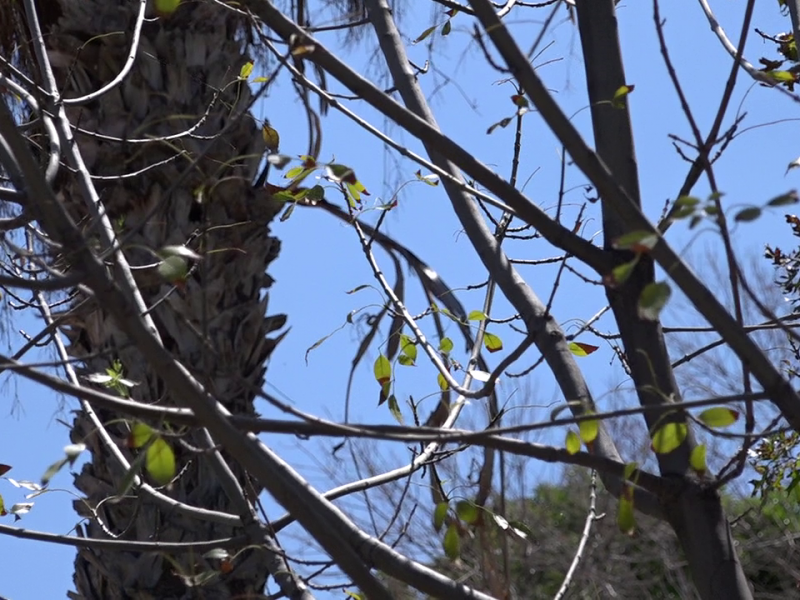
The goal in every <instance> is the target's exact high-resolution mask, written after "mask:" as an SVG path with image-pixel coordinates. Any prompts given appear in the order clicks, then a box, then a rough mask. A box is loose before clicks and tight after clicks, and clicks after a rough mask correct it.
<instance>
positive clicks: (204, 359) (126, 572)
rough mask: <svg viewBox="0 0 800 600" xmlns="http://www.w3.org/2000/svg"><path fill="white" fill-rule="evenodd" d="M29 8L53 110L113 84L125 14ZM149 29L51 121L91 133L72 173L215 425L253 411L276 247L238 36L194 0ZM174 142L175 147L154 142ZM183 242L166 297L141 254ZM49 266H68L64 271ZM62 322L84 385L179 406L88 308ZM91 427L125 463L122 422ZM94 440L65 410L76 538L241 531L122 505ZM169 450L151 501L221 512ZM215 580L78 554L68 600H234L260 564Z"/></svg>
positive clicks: (185, 460) (255, 581)
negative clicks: (169, 467) (82, 446)
mask: <svg viewBox="0 0 800 600" xmlns="http://www.w3.org/2000/svg"><path fill="white" fill-rule="evenodd" d="M38 6H39V12H40V14H41V15H42V16H43V24H44V25H46V26H47V27H49V30H46V32H45V33H46V35H45V38H46V43H47V46H48V51H49V56H50V60H51V62H52V64H53V67H54V69H55V71H56V76H57V79H58V85H59V89H60V90H61V92H62V94H63V96H64V97H65V98H74V97H78V96H81V95H84V94H87V93H90V92H93V91H95V90H98V89H100V88H101V87H102V86H103V85H104V84H106V83H107V82H109V81H111V80H112V79H113V78H114V77H116V76H117V74H118V73H119V72H120V71H121V69H122V68H123V65H124V64H125V61H126V59H127V56H128V54H129V52H130V47H131V40H132V32H133V30H134V24H135V21H136V14H137V12H138V10H139V3H138V2H131V1H122V0H60V1H58V2H56V0H50V1H48V2H40V3H39V4H38ZM54 15H55V17H54ZM155 16H156V15H154V14H148V19H147V20H146V21H145V22H144V26H143V30H142V39H141V41H140V44H139V48H138V52H137V57H136V61H135V64H134V66H133V69H132V70H131V72H130V73H129V74H128V75H127V77H126V78H125V80H124V81H123V83H122V84H121V85H119V86H117V87H116V88H114V89H112V90H111V91H109V92H107V93H105V94H103V95H101V96H100V97H98V98H97V99H96V100H93V101H92V102H90V103H88V104H86V105H83V106H74V105H73V106H70V107H69V108H68V114H69V117H70V121H71V122H72V124H73V125H76V126H78V127H80V128H81V130H83V131H87V132H96V133H99V134H101V135H102V136H105V137H102V138H100V137H98V136H93V135H89V134H85V133H84V134H81V133H80V132H79V133H78V134H77V135H76V138H77V141H78V144H79V147H80V151H81V153H82V155H83V157H84V160H85V161H86V164H87V167H88V169H89V171H90V172H91V173H92V174H93V175H95V176H101V177H102V179H98V180H96V181H95V184H96V186H97V189H98V193H99V194H100V198H101V200H102V202H103V204H104V206H105V207H106V210H107V211H108V213H109V215H110V217H111V219H112V222H113V223H114V226H115V228H116V229H117V231H118V234H119V237H120V239H121V240H122V243H123V248H124V249H125V252H126V255H127V256H128V259H129V261H130V262H131V264H132V267H133V268H134V274H135V276H136V279H137V282H138V284H139V287H140V288H141V292H142V295H143V297H144V299H145V302H146V303H147V305H148V306H151V307H154V308H153V309H152V312H151V314H152V316H153V319H154V321H155V322H156V324H157V325H158V328H159V333H160V335H161V337H162V339H163V343H164V345H165V347H166V348H167V349H168V350H169V351H170V352H171V353H172V355H173V356H174V357H175V359H176V360H178V361H180V362H181V363H183V364H184V365H185V366H186V367H187V368H188V369H189V370H190V371H191V372H192V374H193V375H194V377H196V378H197V379H198V380H199V381H200V382H201V383H202V384H203V385H204V386H205V387H206V389H208V390H209V391H210V392H211V393H212V394H214V396H215V397H216V398H217V399H218V400H219V401H221V402H222V403H223V404H225V405H226V407H227V408H228V409H229V410H230V411H231V412H233V413H235V414H253V413H254V409H253V398H254V396H255V392H256V390H258V389H260V388H261V387H262V384H263V375H264V371H265V368H264V363H265V361H266V360H267V358H268V357H269V355H270V353H271V351H272V349H273V347H274V345H275V342H274V341H272V340H269V339H267V335H268V334H269V333H270V332H271V331H274V330H275V329H277V328H279V327H281V326H282V325H283V324H284V322H285V318H284V317H282V316H273V317H266V318H265V313H266V309H267V297H266V294H265V292H264V290H265V289H266V288H268V287H269V286H270V285H271V283H272V280H271V278H270V277H269V276H268V275H267V274H266V273H265V269H266V268H267V266H268V265H269V263H270V262H271V261H272V260H273V259H274V258H275V257H276V256H277V254H278V250H279V243H278V241H277V240H276V239H275V238H273V237H271V236H270V235H269V230H268V223H269V221H270V220H271V219H272V218H273V217H274V215H275V212H276V210H277V207H275V206H274V205H273V203H272V202H271V201H269V200H268V198H267V197H266V196H265V194H264V192H262V191H256V190H253V189H252V187H251V185H252V184H251V182H252V179H253V174H254V169H255V167H256V165H257V163H258V160H259V158H260V156H261V153H262V151H263V142H262V139H261V135H260V130H259V127H258V124H257V123H256V122H255V121H254V120H253V119H252V117H250V115H249V113H247V109H248V106H249V102H250V100H251V94H250V91H249V89H248V85H247V84H246V83H244V82H240V81H238V75H239V70H240V68H241V66H242V65H243V64H244V63H245V62H246V60H247V57H246V56H245V53H244V52H245V40H246V27H245V22H244V21H243V19H242V18H241V17H240V16H237V15H236V14H234V13H233V12H231V11H228V10H225V9H224V8H223V7H221V6H220V5H217V4H215V3H214V2H211V1H199V2H185V3H182V4H181V5H180V7H179V8H178V10H177V11H176V12H175V13H174V14H173V15H171V16H169V17H163V16H162V17H161V18H158V19H154V18H151V17H155ZM206 113H208V114H207V116H205V118H203V115H205V114H206ZM198 123H200V124H199V126H197V125H198ZM196 126H197V127H196ZM195 127H196V128H195ZM192 128H194V129H192ZM190 129H191V131H190V133H188V134H187V135H182V136H176V138H175V139H170V140H165V139H158V138H164V137H166V136H170V135H175V134H179V133H181V132H186V131H187V130H190ZM147 140H152V141H147ZM201 154H202V156H203V157H202V158H201V160H200V161H199V163H198V164H197V165H195V166H193V167H192V166H191V163H192V162H193V161H194V160H196V159H197V158H198V157H200V156H201ZM170 159H172V160H170ZM162 161H167V162H165V163H164V164H159V163H161V162H162ZM148 167H149V169H148ZM143 169H147V170H145V171H144V172H142V173H140V174H137V175H135V176H125V175H126V174H132V173H136V172H137V171H141V170H143ZM56 183H57V188H56V193H57V194H58V196H59V197H60V198H61V199H63V201H64V202H65V203H66V205H67V206H68V207H69V209H70V210H71V211H72V213H73V216H74V217H75V218H76V220H79V219H82V227H83V228H84V231H85V232H86V235H87V236H88V237H89V239H92V228H93V227H94V226H96V223H94V222H93V221H92V220H91V219H90V218H89V217H88V216H87V215H88V212H87V208H86V204H85V201H84V199H83V198H82V197H81V194H80V192H79V188H78V187H77V185H76V184H75V183H74V181H73V180H72V178H71V177H69V175H68V174H65V173H64V172H63V170H62V174H61V175H60V176H59V178H58V180H57V182H56ZM183 244H185V245H187V246H188V247H189V248H191V249H192V250H194V251H195V252H197V253H199V254H200V255H202V256H203V258H202V260H201V261H199V262H198V263H197V264H196V265H195V268H194V269H193V270H192V271H191V272H190V273H189V275H188V278H187V279H186V281H185V282H183V283H181V284H180V285H178V286H177V287H174V286H172V285H171V284H169V283H167V282H165V281H164V279H162V278H161V277H160V276H159V275H158V273H157V272H156V270H155V268H154V265H155V264H157V263H158V262H159V259H158V258H156V257H154V255H153V253H152V252H150V251H148V249H150V250H158V249H159V248H162V247H163V246H166V245H183ZM100 249H101V250H102V248H100ZM59 261H61V263H62V264H66V265H68V263H69V256H68V255H65V256H62V257H59ZM109 268H111V269H113V265H109ZM76 300H77V301H80V300H83V298H80V297H78V298H77V299H76ZM76 304H77V302H75V303H74V304H73V306H75V305H76ZM70 312H71V315H70V316H69V320H68V326H67V327H65V328H64V329H63V331H64V333H65V334H66V335H67V337H68V338H69V339H70V341H71V346H70V349H69V351H70V354H71V355H73V356H75V357H77V358H79V359H81V360H82V362H83V363H84V365H85V368H86V371H85V373H86V374H90V373H105V371H106V369H108V368H109V367H111V365H112V364H113V362H114V361H119V364H120V365H121V368H122V370H123V373H124V376H125V377H126V378H127V379H130V380H132V381H134V382H136V383H137V385H136V386H135V387H133V388H132V389H131V396H132V397H133V398H135V399H136V400H139V401H141V402H145V403H158V404H160V405H180V404H181V399H180V397H179V395H176V394H175V390H166V389H165V388H164V386H163V385H162V384H161V382H160V381H159V380H158V379H157V378H156V377H155V375H154V374H153V373H152V372H151V371H150V369H148V365H147V361H146V360H145V358H144V357H143V356H141V354H140V353H139V352H138V351H137V350H136V349H135V348H133V347H132V346H131V345H130V344H128V343H127V340H126V339H125V336H124V335H123V334H122V333H121V332H120V331H119V329H118V328H117V327H116V326H115V324H114V322H113V321H112V320H111V318H110V317H109V316H108V315H107V313H106V312H105V311H104V310H103V307H102V306H98V305H97V304H96V303H95V302H94V301H92V300H89V302H88V303H86V304H85V305H84V306H83V307H80V308H75V309H73V310H71V311H70ZM98 416H99V418H100V420H101V421H102V422H104V423H106V424H108V430H109V432H110V434H111V436H112V438H114V440H115V441H117V442H118V444H119V445H120V446H121V447H122V449H123V452H125V453H128V458H129V460H132V459H133V458H134V456H133V453H129V451H128V450H127V449H125V448H124V446H125V443H124V442H125V439H126V437H127V436H128V424H127V423H122V422H119V421H116V422H113V423H112V421H113V420H114V419H120V418H121V417H120V415H114V414H109V413H107V412H101V413H100V414H99V415H98ZM162 426H164V427H168V425H163V424H162ZM94 430H95V426H94V425H93V423H92V422H91V420H89V418H88V417H87V415H86V414H83V413H82V414H79V415H78V416H77V417H76V419H75V422H74V429H73V431H72V434H71V435H72V439H73V440H74V441H75V442H85V443H86V444H87V446H88V448H89V449H90V450H91V452H92V461H91V462H90V463H88V464H86V465H85V466H84V467H83V469H82V470H81V472H80V474H79V475H78V476H77V477H76V480H75V485H76V487H77V488H78V489H79V490H80V491H81V492H82V493H83V494H85V498H82V499H80V500H77V501H76V502H75V508H76V510H77V511H78V513H79V514H80V515H81V516H82V517H85V521H84V533H85V535H87V536H89V537H99V538H108V537H109V534H111V535H114V536H119V537H120V539H128V540H141V541H161V542H190V541H198V540H208V539H215V538H225V537H228V536H231V535H235V534H237V533H241V531H238V532H237V531H235V530H234V528H233V527H231V526H227V525H220V524H218V523H214V522H210V521H205V520H201V519H197V518H195V517H190V516H185V515H180V516H179V515H177V514H176V513H168V512H165V511H163V510H161V509H160V508H159V507H157V506H155V505H154V504H153V503H152V501H150V500H149V499H148V498H147V497H137V495H136V494H135V493H131V492H129V493H128V494H126V495H125V496H124V497H116V498H114V496H115V495H116V494H118V492H119V490H120V482H121V480H122V478H123V476H124V472H123V470H122V468H121V467H120V465H119V464H118V463H117V462H116V461H115V460H114V458H113V457H112V455H111V454H110V453H109V452H108V450H107V449H106V448H105V447H104V445H103V442H102V441H101V439H100V437H99V436H98V435H96V434H95V433H94ZM181 438H182V441H185V442H186V443H185V444H182V443H180V441H177V440H173V442H174V443H172V446H173V447H174V449H175V452H176V455H177V468H178V475H177V477H176V479H175V481H174V482H173V483H172V484H171V485H170V486H169V487H168V488H165V489H162V492H163V493H164V494H166V495H167V496H169V497H171V498H173V499H175V500H178V501H180V502H183V503H186V504H189V505H192V506H196V507H202V508H205V509H212V510H217V511H222V512H228V513H233V514H238V512H237V510H236V509H235V507H233V506H231V503H230V501H229V500H228V498H227V496H226V495H225V493H224V491H223V489H222V487H221V486H220V485H219V483H218V482H217V478H216V476H215V474H214V471H213V470H212V469H211V466H210V462H209V461H208V460H207V458H206V457H205V455H204V454H203V453H202V452H198V449H202V448H203V447H205V444H204V443H203V441H202V440H201V438H200V436H199V435H194V433H193V432H191V431H190V432H185V434H184V435H182V436H181ZM230 466H231V469H232V470H233V472H234V473H235V474H236V476H237V478H238V479H239V480H240V482H241V484H242V486H243V488H244V489H245V490H246V491H247V492H248V494H250V497H251V500H253V499H254V497H255V495H257V493H258V491H259V490H257V489H254V488H253V486H252V484H251V483H250V482H249V481H247V478H246V476H245V474H244V473H243V472H242V470H241V469H240V468H239V467H237V465H236V464H235V463H231V465H230ZM145 477H146V476H145ZM109 498H113V501H109ZM234 552H235V551H231V554H233V553H234ZM173 560H174V561H177V562H173ZM232 566H233V569H232V570H231V571H230V572H226V573H225V574H222V573H220V572H219V563H218V562H215V561H214V560H213V559H208V560H207V559H205V558H203V557H201V556H197V555H195V556H191V555H188V554H185V555H181V556H177V557H171V558H170V559H169V560H168V559H167V558H165V557H164V556H163V555H162V554H156V553H133V552H106V553H104V552H99V551H96V550H88V549H82V550H80V551H79V552H78V556H77V558H76V561H75V575H74V581H75V586H76V589H77V594H74V595H73V597H76V598H86V599H100V598H102V599H111V598H114V599H116V598H140V599H144V598H158V599H168V598H187V597H194V595H192V594H191V593H189V594H188V595H187V591H188V590H187V582H188V581H189V578H196V581H199V580H203V579H205V577H206V576H209V580H208V581H207V582H204V583H203V586H202V588H198V591H197V593H198V596H197V597H204V598H233V597H238V598H243V597H254V596H255V595H257V594H259V593H260V592H262V590H263V588H264V585H265V581H266V578H267V575H268V571H267V568H266V554H265V553H263V552H259V551H258V550H248V551H246V552H243V553H242V554H240V555H239V556H237V557H236V558H235V559H234V560H233V565H232ZM226 570H227V569H226ZM196 581H195V582H196Z"/></svg>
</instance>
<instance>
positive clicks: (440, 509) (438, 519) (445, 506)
mask: <svg viewBox="0 0 800 600" xmlns="http://www.w3.org/2000/svg"><path fill="white" fill-rule="evenodd" d="M449 508H450V503H449V502H439V504H437V505H436V508H435V509H433V528H434V529H435V530H436V532H437V533H438V532H439V531H441V529H442V525H444V519H445V517H447V511H448V510H449Z"/></svg>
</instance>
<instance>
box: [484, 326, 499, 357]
mask: <svg viewBox="0 0 800 600" xmlns="http://www.w3.org/2000/svg"><path fill="white" fill-rule="evenodd" d="M483 345H484V346H486V349H487V350H488V351H489V352H497V351H499V350H502V349H503V340H501V339H500V338H499V337H497V336H496V335H494V334H493V333H489V332H488V331H487V332H486V333H484V334H483Z"/></svg>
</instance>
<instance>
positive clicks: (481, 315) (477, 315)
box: [467, 310, 486, 321]
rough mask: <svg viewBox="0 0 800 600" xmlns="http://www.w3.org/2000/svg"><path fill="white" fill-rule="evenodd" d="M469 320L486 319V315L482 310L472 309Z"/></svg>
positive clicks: (468, 316)
mask: <svg viewBox="0 0 800 600" xmlns="http://www.w3.org/2000/svg"><path fill="white" fill-rule="evenodd" d="M467 320H468V321H485V320H486V315H485V314H484V313H483V312H482V311H480V310H471V311H470V312H469V314H468V315H467Z"/></svg>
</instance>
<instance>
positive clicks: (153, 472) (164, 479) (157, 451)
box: [145, 437, 175, 485]
mask: <svg viewBox="0 0 800 600" xmlns="http://www.w3.org/2000/svg"><path fill="white" fill-rule="evenodd" d="M145 469H147V472H148V473H149V474H150V477H152V478H153V479H154V480H155V481H156V482H158V483H159V484H160V485H166V484H168V483H169V482H170V481H172V478H173V477H175V453H174V452H173V451H172V448H170V446H169V444H168V443H167V442H165V441H164V439H163V438H161V437H157V438H156V439H154V440H153V443H152V444H150V446H148V448H147V459H146V461H145Z"/></svg>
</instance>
